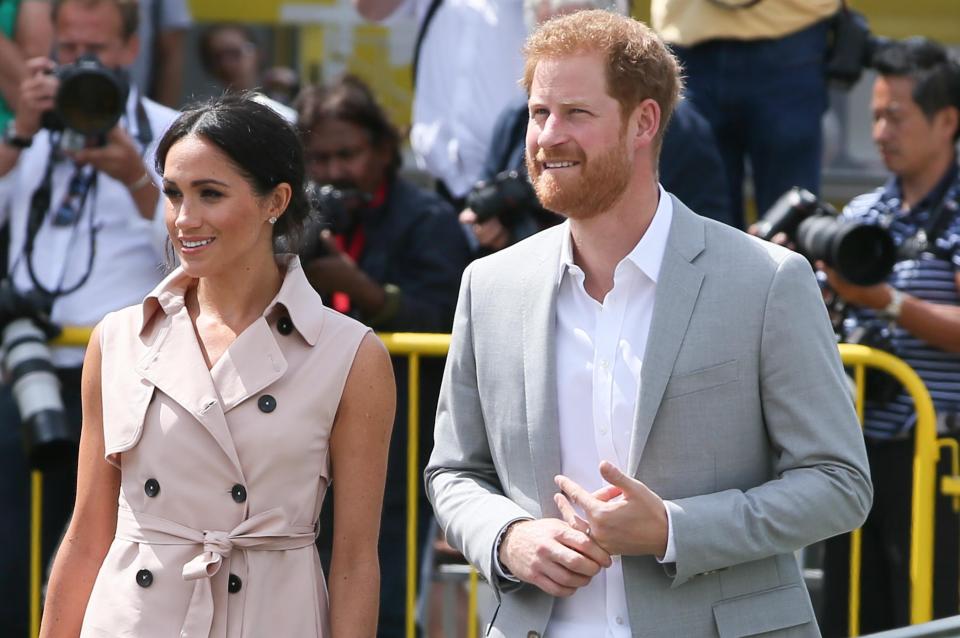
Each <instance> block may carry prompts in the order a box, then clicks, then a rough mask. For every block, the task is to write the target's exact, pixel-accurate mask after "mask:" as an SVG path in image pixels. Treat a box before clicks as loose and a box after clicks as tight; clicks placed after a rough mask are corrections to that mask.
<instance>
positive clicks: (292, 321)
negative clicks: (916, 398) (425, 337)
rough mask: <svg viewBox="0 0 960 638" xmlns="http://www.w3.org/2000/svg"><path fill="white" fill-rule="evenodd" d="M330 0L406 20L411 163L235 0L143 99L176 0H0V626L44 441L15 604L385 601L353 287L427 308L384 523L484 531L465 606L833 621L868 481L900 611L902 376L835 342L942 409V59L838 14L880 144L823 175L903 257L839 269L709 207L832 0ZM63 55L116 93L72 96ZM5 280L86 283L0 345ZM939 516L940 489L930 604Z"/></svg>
mask: <svg viewBox="0 0 960 638" xmlns="http://www.w3.org/2000/svg"><path fill="white" fill-rule="evenodd" d="M353 4H354V6H355V8H356V10H357V11H358V12H359V13H360V15H361V16H363V17H364V18H366V19H368V20H372V21H386V22H389V21H390V20H394V19H397V18H402V17H407V18H413V19H415V20H416V22H417V24H418V25H419V26H418V33H417V37H416V44H415V48H414V50H413V51H412V59H413V65H412V67H413V80H414V102H413V111H412V117H413V124H412V127H411V130H410V136H409V143H410V148H411V150H412V152H413V157H414V158H415V161H416V166H404V165H403V153H402V149H403V147H404V144H405V140H404V139H403V137H402V134H401V132H400V131H398V129H397V128H396V126H395V125H394V124H393V123H392V122H391V121H390V119H389V117H388V116H387V115H386V113H385V111H384V109H383V108H382V107H381V105H380V104H379V103H378V100H377V97H376V95H375V94H374V92H373V91H372V90H371V89H370V88H369V87H368V86H367V85H366V84H365V83H364V82H363V81H362V80H361V79H359V78H357V77H355V76H351V75H347V76H344V77H340V78H331V79H330V80H329V81H328V82H326V83H324V84H322V85H303V86H301V81H300V78H298V77H297V75H296V73H295V72H293V71H292V70H290V69H286V68H283V67H275V68H272V69H270V70H269V71H266V72H265V71H264V67H265V62H266V61H265V60H264V59H263V57H262V55H261V52H260V50H259V47H258V43H257V37H256V33H255V32H254V31H253V30H251V29H250V28H249V27H248V26H246V25H243V24H234V23H224V24H214V25H207V26H205V27H204V28H203V29H202V31H201V33H200V35H199V38H198V51H199V54H200V62H201V64H202V67H203V69H204V70H205V71H206V73H207V74H208V75H209V76H210V77H211V78H212V79H213V80H214V81H215V82H216V83H217V84H218V85H219V86H220V87H221V88H222V90H223V96H222V97H219V98H215V99H213V100H211V101H208V102H205V103H202V104H193V105H189V106H187V107H185V108H183V110H182V111H181V110H178V109H180V108H181V107H182V105H183V103H184V99H183V96H182V81H183V75H184V74H183V65H184V53H183V52H184V38H185V34H186V32H187V29H188V28H190V27H191V25H192V21H191V18H190V14H189V11H188V10H187V7H186V3H185V2H184V1H183V0H177V1H176V2H166V1H163V2H160V1H159V0H153V1H150V0H139V2H138V0H20V1H19V2H0V33H2V35H0V98H2V99H0V126H2V127H3V141H2V144H0V224H2V226H3V227H4V229H3V242H2V243H3V246H2V247H0V253H2V254H4V255H5V258H4V264H3V266H4V271H5V272H4V284H2V285H0V335H2V341H3V349H4V355H3V356H4V373H5V378H4V383H3V384H2V385H0V421H2V422H3V424H4V427H3V428H0V464H2V465H3V467H4V476H3V481H2V482H0V546H2V547H3V550H2V551H0V567H2V568H3V571H4V574H5V577H4V579H3V582H2V585H0V626H2V627H4V628H5V631H6V633H7V634H9V635H12V636H22V635H25V634H26V633H27V612H28V609H29V607H28V602H27V593H28V592H27V582H28V562H27V557H28V555H29V550H28V541H29V535H28V531H29V520H30V519H29V498H30V469H31V463H33V464H36V461H35V459H37V458H39V456H38V455H37V454H36V449H38V448H39V447H40V446H42V445H48V444H61V445H67V446H68V449H71V450H72V453H71V454H70V455H68V457H69V458H71V460H70V461H67V462H60V463H57V464H55V465H49V466H45V467H44V471H45V480H44V503H43V506H44V511H43V520H44V525H43V537H42V552H43V556H44V563H45V564H49V565H50V571H49V585H48V587H47V590H46V607H45V611H44V621H43V625H42V629H41V635H42V636H45V637H58V636H75V635H77V634H78V633H79V634H80V635H82V636H105V635H118V634H119V635H127V634H130V635H143V636H151V635H155V636H158V637H159V636H167V635H171V634H176V633H177V632H180V635H182V636H190V637H195V636H241V635H291V636H293V635H296V636H314V635H315V636H322V635H331V633H330V632H331V631H332V635H335V636H341V635H343V636H346V635H358V636H360V635H364V636H369V635H378V636H384V637H387V636H400V635H403V634H404V633H405V614H406V601H405V597H404V591H405V587H406V565H405V551H404V550H405V547H406V535H407V522H406V521H407V506H408V505H407V497H408V494H407V487H406V476H407V473H408V469H409V468H408V467H407V460H408V456H407V447H408V436H407V413H408V412H407V402H408V400H410V399H409V393H408V386H409V383H410V379H408V368H407V363H406V360H405V359H403V358H395V359H393V360H392V361H391V359H390V357H389V356H388V354H387V353H386V350H385V349H384V348H383V346H382V344H381V343H380V342H379V341H378V339H377V338H376V336H375V335H374V334H372V331H381V332H439V333H450V332H452V344H451V349H450V353H449V355H448V357H447V358H446V359H426V360H424V361H423V363H422V365H421V372H420V396H419V405H420V422H419V423H418V424H416V426H417V427H419V437H418V439H419V444H420V449H419V457H420V464H421V467H419V468H417V471H418V472H420V473H424V474H425V479H426V480H425V484H424V485H422V486H421V492H420V499H421V503H423V504H424V505H426V503H427V502H428V501H429V503H430V504H431V505H432V506H433V507H432V508H430V507H426V506H424V507H421V508H420V510H419V514H420V517H419V520H418V531H419V537H418V538H417V539H416V544H417V546H418V547H422V548H425V549H426V550H427V552H426V553H427V555H428V558H429V559H430V560H434V559H436V555H437V554H438V553H439V554H442V555H444V556H445V557H446V559H447V560H451V559H452V560H456V559H457V558H458V557H461V556H462V557H463V558H465V560H467V561H469V562H470V563H471V564H472V565H474V566H475V567H476V568H477V569H478V570H479V571H480V573H481V574H482V575H483V577H484V578H485V579H486V581H487V582H488V583H489V584H490V586H491V587H492V588H493V590H494V592H495V595H496V598H497V600H498V602H499V611H498V612H497V613H496V614H495V616H494V618H492V619H491V624H490V627H489V632H490V633H489V635H497V636H514V635H526V636H540V635H545V636H549V637H551V638H552V637H553V636H560V637H563V636H586V635H611V636H629V635H637V634H638V633H642V634H643V635H651V636H653V635H663V636H675V635H690V636H701V635H702V636H714V635H720V636H726V635H750V634H754V633H759V632H771V633H770V635H797V636H801V635H802V636H807V635H809V636H816V635H819V632H822V634H823V635H824V636H836V637H839V636H845V635H847V633H846V632H847V629H848V622H849V619H848V618H847V609H848V607H847V599H848V591H847V587H848V580H849V569H848V563H849V549H848V548H849V541H848V539H847V536H845V535H844V532H847V531H849V530H850V529H852V528H853V527H857V526H859V525H860V524H861V523H862V524H863V561H862V564H863V581H862V604H861V613H860V618H861V620H860V627H861V629H862V631H863V632H864V633H867V632H870V631H880V630H883V629H888V628H893V627H898V626H903V625H906V624H908V623H909V604H910V593H909V592H910V573H909V569H910V561H909V559H910V557H909V548H910V541H909V538H910V532H911V527H910V526H911V485H912V475H913V465H912V462H913V439H912V435H913V428H914V424H915V415H914V410H913V404H912V399H911V398H910V396H909V395H908V394H907V393H906V392H905V391H904V389H903V388H902V387H899V386H898V385H897V384H896V383H895V382H893V381H892V379H890V378H884V377H881V376H876V375H872V376H871V378H870V383H869V384H868V389H867V406H866V417H865V421H864V426H863V432H862V434H861V432H860V429H859V426H858V423H857V420H856V415H855V413H854V410H853V404H852V402H851V400H850V397H849V392H848V384H847V381H846V377H845V374H844V371H843V368H842V365H841V363H840V360H839V357H838V355H837V351H836V343H837V341H838V340H840V341H846V342H850V343H863V344H865V345H870V346H872V347H876V348H880V349H883V350H886V351H888V352H891V353H893V354H895V355H897V356H899V357H901V358H903V359H904V360H905V361H906V362H907V363H908V364H909V365H910V366H911V367H912V368H913V369H914V370H916V372H917V373H918V374H919V375H920V377H921V379H922V380H923V381H924V383H925V384H926V386H927V388H928V390H929V391H930V393H931V397H932V399H933V401H934V405H935V407H936V409H937V416H938V435H939V436H941V437H950V438H953V439H957V438H958V437H960V310H958V308H960V176H958V170H960V169H958V159H957V142H958V139H960V62H958V61H957V60H956V59H955V58H953V57H951V55H950V53H949V51H948V50H947V49H946V48H945V47H944V46H942V45H941V44H939V43H936V42H934V41H932V40H929V39H927V38H922V37H915V38H908V39H906V40H902V41H889V42H885V43H883V45H882V46H880V45H876V46H872V50H870V51H868V52H867V53H864V58H863V59H862V63H863V64H864V65H865V66H869V67H872V68H873V69H875V70H876V79H875V80H874V81H873V86H872V98H871V106H870V109H871V111H870V113H864V114H863V117H870V118H871V120H872V134H873V139H874V142H875V143H876V145H877V148H878V150H879V152H880V157H881V159H882V161H883V163H884V165H885V167H886V169H887V170H888V172H889V178H888V180H887V182H886V183H885V184H884V185H883V186H882V187H881V188H879V189H877V190H876V191H874V192H871V193H867V194H864V195H863V196H861V197H857V198H855V199H854V200H852V201H851V202H849V204H848V205H847V206H845V207H844V210H843V211H842V213H841V214H840V219H842V220H843V223H846V224H854V223H858V224H865V225H871V226H877V227H880V228H882V229H883V230H884V231H885V232H886V233H887V234H888V235H889V237H890V239H891V241H892V243H893V245H894V247H895V258H893V259H892V261H893V266H892V269H891V272H890V273H889V275H886V276H884V277H883V279H882V280H880V281H871V282H862V281H857V282H853V281H851V280H848V279H846V278H845V277H844V274H843V271H841V269H840V268H839V266H838V264H836V263H834V261H833V260H831V259H830V258H829V257H825V256H824V255H819V254H818V255H816V256H814V255H811V254H808V252H807V251H806V248H805V246H806V244H804V242H803V241H800V238H798V237H797V236H796V235H795V234H793V235H790V234H787V235H778V236H777V237H774V238H770V239H773V241H763V240H761V239H759V238H757V237H751V236H750V235H751V234H758V233H759V231H758V228H757V227H751V228H748V227H747V226H748V223H747V220H748V219H749V218H750V217H749V216H748V215H747V214H746V213H745V211H746V210H747V208H748V206H747V205H746V203H745V202H746V200H747V196H745V193H752V199H753V202H754V204H755V207H756V211H759V214H760V216H762V215H763V212H764V211H767V210H769V209H770V208H772V207H774V205H775V204H776V203H777V201H778V199H779V198H780V196H781V195H782V194H783V193H784V192H786V191H788V190H789V189H791V188H792V187H801V188H803V189H806V190H807V191H810V192H811V193H812V194H813V197H816V195H818V193H819V188H820V181H821V165H820V159H821V155H822V140H821V137H822V136H821V129H820V126H821V125H820V122H821V118H822V116H823V114H824V112H825V109H826V106H827V97H826V96H827V76H826V72H825V67H826V63H827V60H828V58H829V57H830V56H831V55H833V53H832V50H831V41H832V40H835V38H836V37H837V36H836V33H837V31H836V29H835V23H836V21H837V19H838V18H837V17H838V15H840V14H841V13H842V12H845V11H847V8H846V7H845V6H841V3H840V2H839V1H838V0H817V1H816V2H811V1H809V0H764V1H762V2H739V1H737V0H714V1H713V2H710V3H703V2H697V1H695V0H651V18H652V19H651V27H647V26H646V25H644V24H643V23H641V22H639V21H636V20H633V19H632V18H630V17H629V11H630V6H629V3H627V2H613V3H611V2H609V1H607V0H522V1H521V0H488V1H486V2H483V3H479V4H478V3H466V2H458V1H447V2H443V1H442V0H354V3H353ZM832 46H834V47H836V46H837V44H836V42H835V41H834V42H833V45H832ZM868 53H869V55H868ZM78 72H86V73H87V74H88V75H87V76H84V77H87V78H88V79H89V78H95V81H99V82H106V83H107V84H108V85H109V87H111V88H110V90H114V89H116V95H117V98H116V100H114V101H115V104H114V105H113V107H111V106H110V105H109V104H108V102H109V100H105V99H98V100H96V101H89V95H88V97H87V99H88V102H83V103H82V106H81V108H80V109H77V108H75V107H72V104H71V103H70V101H69V98H68V97H65V95H67V91H66V88H67V87H68V86H70V85H71V83H73V84H74V85H75V84H76V80H75V78H76V77H77V75H78ZM518 80H519V82H518ZM96 86H97V87H98V88H97V91H99V92H100V93H99V95H100V96H101V97H102V96H103V95H104V93H103V91H104V89H103V88H102V87H103V86H104V85H102V84H101V85H96ZM88 94H89V91H88ZM77 99H80V100H83V99H84V96H83V93H82V91H81V92H80V97H79V98H77ZM111 108H112V109H113V110H112V111H110V109H111ZM94 109H99V110H102V111H104V113H105V115H104V114H101V113H100V111H99V110H98V111H97V112H96V113H93V114H92V115H91V113H92V111H93V110H94ZM748 178H749V179H750V180H751V181H752V185H751V186H747V185H746V184H745V182H746V180H747V179H748ZM742 231H747V232H742ZM777 244H783V245H784V246H778V245H777ZM790 249H793V250H790ZM798 252H799V253H800V255H798V254H797V253H798ZM481 257H483V259H480V258H481ZM811 266H812V268H811ZM825 302H826V303H825ZM828 307H829V313H828V312H827V310H826V308H828ZM21 317H28V318H29V319H30V320H31V321H32V322H34V323H36V324H37V325H39V326H40V327H41V328H42V329H47V328H49V326H51V325H69V326H98V327H97V328H96V329H95V330H94V333H93V336H92V337H91V340H90V343H89V344H88V346H87V347H86V348H79V347H56V348H52V349H51V350H50V355H49V361H48V362H45V363H43V362H42V363H43V365H39V364H35V363H34V362H33V361H34V360H33V359H31V360H30V361H28V362H27V363H29V364H30V365H29V366H24V365H13V364H12V363H11V362H12V361H13V358H11V356H10V353H12V352H14V351H15V350H16V349H17V347H18V346H20V345H21V343H22V341H23V338H22V337H19V336H17V335H15V334H14V333H13V332H12V331H8V330H7V327H8V325H13V324H14V323H16V322H15V320H16V319H19V318H21ZM33 356H34V358H35V359H36V358H37V357H41V355H33ZM41 358H42V357H41ZM35 373H37V374H47V375H48V376H49V377H50V378H51V379H55V384H56V387H58V388H59V392H56V393H55V394H56V395H57V398H58V399H59V401H57V400H55V398H51V397H49V396H46V395H43V393H42V391H41V390H38V389H37V388H39V387H41V386H40V384H39V382H30V383H32V385H30V383H25V381H29V379H28V377H29V375H31V374H35ZM27 387H30V388H33V390H30V391H27V390H24V388H27ZM47 387H50V386H47ZM44 410H46V412H44ZM38 412H40V413H42V414H41V416H37V414H38ZM47 412H56V413H58V414H60V416H59V417H57V418H60V419H61V420H62V425H63V427H62V428H61V429H60V430H59V431H57V432H59V434H60V439H57V440H52V439H51V437H52V436H53V434H51V433H52V432H54V431H55V430H54V429H51V428H49V427H46V425H45V424H46V423H47V421H45V419H46V418H47V417H46V416H44V415H46V414H47ZM45 428H46V429H45ZM44 437H46V438H44ZM938 471H939V472H940V473H941V474H950V473H952V470H951V468H950V467H949V463H948V462H947V461H946V460H944V461H943V462H942V463H941V465H940V467H939V470H938ZM434 521H435V522H434ZM824 539H830V540H828V541H827V543H826V551H825V553H826V556H825V559H824V565H823V567H824V585H823V604H822V605H821V606H820V607H819V608H817V609H816V610H814V607H813V606H812V605H811V603H810V599H809V596H808V595H807V593H806V587H805V584H804V581H803V577H802V572H801V570H800V569H799V567H798V565H797V562H796V558H795V556H794V552H796V551H797V550H799V549H800V548H802V547H804V546H807V545H810V544H813V543H816V542H819V541H822V540H824ZM958 547H960V524H958V519H957V515H956V513H955V512H953V510H952V506H951V500H950V499H948V498H946V497H943V496H938V497H937V516H936V550H935V557H936V560H935V570H934V582H935V585H934V613H935V616H936V617H945V616H950V615H956V614H958V613H960V551H958ZM54 556H55V557H56V558H55V560H54ZM328 583H329V587H328V585H327V584H328ZM420 587H421V588H422V589H424V590H425V591H426V592H427V596H428V595H429V583H426V582H421V583H420ZM420 621H421V623H422V625H423V627H424V631H425V633H426V634H427V635H439V634H437V633H436V632H435V630H433V629H432V628H431V626H430V625H431V619H430V618H429V616H428V615H425V616H424V617H422V618H420ZM818 627H819V629H818ZM631 629H632V631H631ZM5 635H6V634H5ZM765 635H766V634H765Z"/></svg>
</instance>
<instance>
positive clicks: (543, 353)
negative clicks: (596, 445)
mask: <svg viewBox="0 0 960 638" xmlns="http://www.w3.org/2000/svg"><path fill="white" fill-rule="evenodd" d="M562 229H563V232H567V231H566V226H565V225H564V226H562ZM554 236H555V237H556V238H557V241H553V242H548V243H547V248H546V249H545V250H544V251H543V252H541V253H540V255H539V259H536V260H534V262H533V263H534V265H533V266H532V267H531V269H530V270H528V271H527V273H526V277H525V279H524V286H523V290H524V292H525V295H524V299H523V300H522V304H523V319H522V342H523V383H524V396H525V400H526V413H527V436H528V439H529V443H530V458H531V459H532V462H533V472H534V476H535V478H536V483H537V492H538V496H539V500H540V509H541V513H540V514H541V516H544V517H546V516H558V515H559V512H558V511H557V508H556V505H555V504H554V502H553V494H554V493H555V492H556V491H557V488H556V486H555V485H554V482H553V477H554V476H556V475H557V474H559V473H560V432H559V416H558V407H557V370H556V365H557V357H556V331H557V328H556V324H557V321H556V308H557V268H558V266H557V264H558V259H559V254H560V241H559V238H560V237H561V235H560V232H554Z"/></svg>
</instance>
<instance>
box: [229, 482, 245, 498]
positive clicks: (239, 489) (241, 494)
mask: <svg viewBox="0 0 960 638" xmlns="http://www.w3.org/2000/svg"><path fill="white" fill-rule="evenodd" d="M230 496H232V497H233V500H235V501H236V502H237V503H243V502H244V501H246V500H247V488H245V487H244V486H242V485H240V484H239V483H237V484H236V485H234V486H233V488H232V489H231V490H230Z"/></svg>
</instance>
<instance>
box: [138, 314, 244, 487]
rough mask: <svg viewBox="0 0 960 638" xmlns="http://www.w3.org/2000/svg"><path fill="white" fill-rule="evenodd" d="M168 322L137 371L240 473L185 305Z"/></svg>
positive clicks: (234, 450) (221, 410)
mask: <svg viewBox="0 0 960 638" xmlns="http://www.w3.org/2000/svg"><path fill="white" fill-rule="evenodd" d="M168 321H169V324H168V325H167V326H166V328H165V329H161V330H162V333H161V334H160V336H159V337H158V338H157V340H156V342H155V343H154V344H153V346H152V347H151V348H150V349H149V350H148V351H147V353H146V354H145V355H144V356H143V357H142V358H141V359H140V361H139V362H138V363H137V367H136V370H137V372H138V373H139V374H140V375H141V376H142V377H143V378H145V379H147V380H148V381H150V382H151V383H152V384H153V385H154V386H156V387H157V388H158V389H159V390H160V391H162V392H163V393H164V394H166V395H167V396H168V397H170V398H171V399H172V400H173V401H175V402H176V403H177V404H178V405H180V406H181V407H183V409H185V410H187V411H188V412H190V414H192V415H193V416H194V417H195V418H196V419H197V421H199V422H200V424H201V425H202V426H203V427H204V428H205V429H206V430H207V431H208V432H209V433H210V435H211V436H212V437H213V438H214V440H216V442H217V444H218V445H219V446H220V447H221V448H222V449H223V451H224V453H225V454H226V455H227V458H229V459H230V462H231V463H233V465H234V466H235V467H236V469H237V471H238V472H240V474H241V476H242V474H243V472H242V469H241V468H240V460H239V457H238V456H237V450H236V447H235V446H234V444H233V437H232V436H231V435H230V430H229V428H228V427H227V420H226V417H225V416H224V410H223V406H222V405H221V403H220V401H219V400H218V395H217V390H216V388H215V387H214V385H213V378H212V377H211V376H210V372H209V371H208V370H207V367H206V365H205V364H204V361H203V355H202V353H201V352H200V345H199V344H198V343H197V337H196V334H195V333H194V331H193V323H192V322H191V321H190V316H189V314H188V312H187V309H186V307H185V306H182V305H181V306H180V308H179V309H178V310H177V311H176V312H174V313H173V314H172V315H169V316H168Z"/></svg>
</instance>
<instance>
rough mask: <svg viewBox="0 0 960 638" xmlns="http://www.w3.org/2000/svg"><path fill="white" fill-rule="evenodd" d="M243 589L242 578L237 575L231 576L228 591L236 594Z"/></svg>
mask: <svg viewBox="0 0 960 638" xmlns="http://www.w3.org/2000/svg"><path fill="white" fill-rule="evenodd" d="M242 587H243V581H242V580H240V577H239V576H237V575H236V574H230V578H228V579H227V591H228V592H230V593H231V594H235V593H237V592H238V591H240V589H241V588H242Z"/></svg>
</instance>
